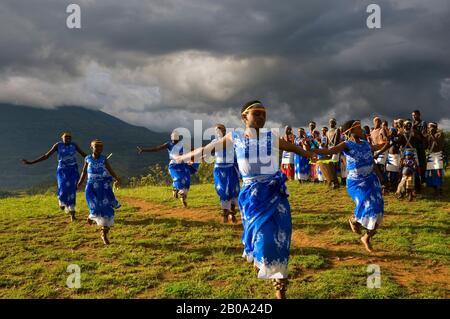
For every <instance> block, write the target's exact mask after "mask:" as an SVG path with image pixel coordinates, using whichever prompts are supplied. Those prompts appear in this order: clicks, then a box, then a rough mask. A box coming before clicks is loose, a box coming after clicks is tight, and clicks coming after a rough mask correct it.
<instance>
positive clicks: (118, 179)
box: [105, 160, 120, 184]
mask: <svg viewBox="0 0 450 319" xmlns="http://www.w3.org/2000/svg"><path fill="white" fill-rule="evenodd" d="M105 167H106V169H107V170H108V172H109V174H111V176H112V177H114V179H115V180H116V181H117V183H118V184H120V178H119V176H117V174H116V173H115V172H114V171H113V169H112V167H111V165H110V164H109V162H108V160H106V162H105Z"/></svg>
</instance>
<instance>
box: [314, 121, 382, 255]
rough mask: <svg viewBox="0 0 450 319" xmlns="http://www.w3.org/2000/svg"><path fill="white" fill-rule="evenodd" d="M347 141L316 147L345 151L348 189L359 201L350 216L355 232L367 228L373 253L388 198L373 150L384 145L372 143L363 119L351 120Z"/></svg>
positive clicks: (367, 240) (330, 151)
mask: <svg viewBox="0 0 450 319" xmlns="http://www.w3.org/2000/svg"><path fill="white" fill-rule="evenodd" d="M343 131H344V134H345V135H346V136H347V140H346V141H344V142H342V143H340V144H338V145H336V146H334V147H332V148H330V149H317V148H316V149H312V150H311V151H312V152H313V153H316V154H325V155H331V154H337V153H340V152H343V154H344V155H345V157H346V160H347V170H348V175H347V192H348V194H349V195H350V197H351V198H352V199H353V201H354V202H355V205H356V207H355V211H354V217H353V218H351V219H349V223H350V227H351V228H352V231H353V232H355V233H358V234H360V233H361V229H360V227H361V226H362V227H364V228H365V229H366V230H367V231H366V233H365V234H364V236H362V237H361V241H362V243H363V244H364V246H365V248H366V250H367V251H369V252H372V246H371V242H370V240H371V239H372V237H373V236H374V235H375V232H376V229H377V228H378V227H379V226H380V224H381V222H382V220H383V213H384V201H383V196H382V193H381V184H380V181H379V179H378V177H377V175H376V174H375V173H374V170H373V151H377V150H380V149H381V148H382V147H383V144H380V145H377V146H376V145H372V146H371V145H370V144H369V142H367V140H366V139H365V133H364V131H363V130H362V128H361V123H360V122H359V121H355V120H350V121H348V122H346V123H345V124H344V126H343Z"/></svg>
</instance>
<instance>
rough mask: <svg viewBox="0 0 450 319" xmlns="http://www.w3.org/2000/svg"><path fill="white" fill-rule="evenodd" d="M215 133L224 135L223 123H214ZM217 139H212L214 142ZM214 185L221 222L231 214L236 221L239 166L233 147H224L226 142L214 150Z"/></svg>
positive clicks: (234, 221)
mask: <svg viewBox="0 0 450 319" xmlns="http://www.w3.org/2000/svg"><path fill="white" fill-rule="evenodd" d="M216 135H217V137H218V138H222V137H224V136H225V135H226V128H225V126H224V125H223V124H217V125H216ZM215 141H217V140H213V141H212V142H215ZM214 157H215V164H214V187H215V188H216V192H217V195H219V198H220V205H221V207H222V216H223V222H224V223H227V222H228V218H229V217H230V215H231V221H232V222H233V223H236V222H237V220H236V206H237V205H238V196H239V192H240V190H241V187H240V184H239V178H240V174H239V168H238V166H237V161H236V156H235V153H234V148H233V147H228V148H227V147H226V143H224V144H222V146H218V147H217V148H216V149H215V150H214Z"/></svg>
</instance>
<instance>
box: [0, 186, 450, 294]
mask: <svg viewBox="0 0 450 319" xmlns="http://www.w3.org/2000/svg"><path fill="white" fill-rule="evenodd" d="M449 182H450V180H449V178H447V180H446V183H447V184H446V185H448V183H449ZM288 187H289V191H290V193H291V196H290V202H291V206H292V218H293V229H294V233H293V241H292V249H291V261H290V276H291V281H290V286H289V290H288V298H449V297H450V276H449V275H450V273H449V269H450V267H449V266H450V253H449V249H448V247H449V244H450V240H449V238H448V234H449V222H448V221H449V214H450V208H449V207H450V205H449V201H450V195H449V190H448V186H447V187H446V189H445V194H446V195H445V198H443V199H441V200H439V201H437V200H436V199H435V198H433V196H431V194H429V193H428V192H425V194H423V196H422V198H420V199H418V200H417V201H415V202H413V203H409V202H407V201H399V200H397V199H395V198H394V197H393V196H390V195H388V196H386V215H385V221H384V224H383V227H382V228H381V230H380V231H379V232H378V234H377V235H376V236H375V237H374V243H373V244H374V248H375V249H376V252H375V253H373V254H368V253H367V252H366V251H365V250H364V249H363V248H362V245H361V244H360V243H359V237H358V236H357V235H355V234H353V233H351V232H350V231H349V227H348V224H347V222H346V220H347V217H348V216H349V215H350V214H351V211H352V209H353V203H352V202H351V200H350V199H349V198H348V196H347V195H346V191H345V189H341V190H338V191H332V190H328V189H327V188H326V187H325V186H323V185H313V184H308V185H302V186H300V185H299V184H297V183H295V182H289V183H288ZM118 198H119V199H120V201H121V203H122V204H123V208H121V209H119V210H118V211H117V212H116V225H115V226H114V228H113V229H112V231H111V241H112V244H111V245H110V246H107V247H105V246H104V245H103V244H102V243H101V241H100V238H99V236H100V234H99V232H98V229H97V227H95V226H88V225H87V224H86V222H85V220H84V218H85V217H86V216H87V208H86V204H85V202H84V199H83V194H82V193H80V194H79V210H80V212H79V214H78V215H79V217H80V218H82V220H79V221H77V222H75V223H69V222H68V217H67V216H66V215H64V214H63V213H62V212H61V211H59V210H58V208H57V205H56V198H55V197H54V196H53V194H48V195H39V196H30V197H10V198H4V199H0V274H1V275H0V297H1V298H272V296H273V291H272V287H271V284H270V283H269V282H267V281H263V280H258V279H256V278H255V277H256V276H255V274H254V273H253V271H252V269H251V266H250V264H248V263H247V262H245V261H244V260H243V259H242V258H241V255H242V245H241V242H240V237H241V234H242V226H241V224H240V223H239V224H238V225H224V224H221V223H220V217H219V215H218V212H219V208H218V198H217V197H216V195H215V193H214V187H213V185H211V184H203V185H194V186H193V187H192V189H191V193H190V195H189V205H190V208H188V209H183V208H181V207H180V203H179V202H178V201H176V200H173V199H171V192H170V188H169V187H155V186H153V187H141V188H133V189H121V190H119V191H118ZM69 264H77V265H79V266H80V267H81V288H80V289H69V288H67V287H66V279H67V277H68V276H69V273H67V272H66V269H67V267H68V265H69ZM369 264H377V265H379V266H380V268H381V288H380V289H368V288H367V286H366V282H367V276H368V274H367V266H368V265H369Z"/></svg>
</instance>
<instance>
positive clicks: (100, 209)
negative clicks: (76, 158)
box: [77, 140, 120, 245]
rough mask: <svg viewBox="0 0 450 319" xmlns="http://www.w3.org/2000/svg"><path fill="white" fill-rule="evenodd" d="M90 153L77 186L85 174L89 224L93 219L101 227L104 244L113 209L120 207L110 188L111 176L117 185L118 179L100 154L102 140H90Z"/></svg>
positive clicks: (111, 222)
mask: <svg viewBox="0 0 450 319" xmlns="http://www.w3.org/2000/svg"><path fill="white" fill-rule="evenodd" d="M91 149H92V154H91V155H88V156H86V158H85V161H84V166H83V170H82V173H81V177H80V180H79V181H78V185H77V187H78V188H80V187H81V185H82V184H83V182H84V180H85V178H86V176H87V178H88V180H87V183H86V189H85V195H86V202H87V204H88V207H89V217H88V219H87V221H88V223H89V224H92V222H93V221H95V222H96V223H97V225H99V226H101V227H102V228H101V229H102V235H101V238H102V240H103V242H104V243H105V245H108V244H109V239H108V232H109V229H110V228H111V226H113V225H114V209H116V208H120V204H119V202H118V201H117V200H116V197H115V196H114V193H113V190H112V181H113V177H114V179H115V180H116V183H117V185H118V184H120V179H119V177H118V176H117V175H116V173H115V172H114V171H113V169H112V167H111V165H110V164H109V162H108V160H107V158H106V157H105V156H104V155H102V152H103V142H102V141H100V140H93V141H92V142H91Z"/></svg>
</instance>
